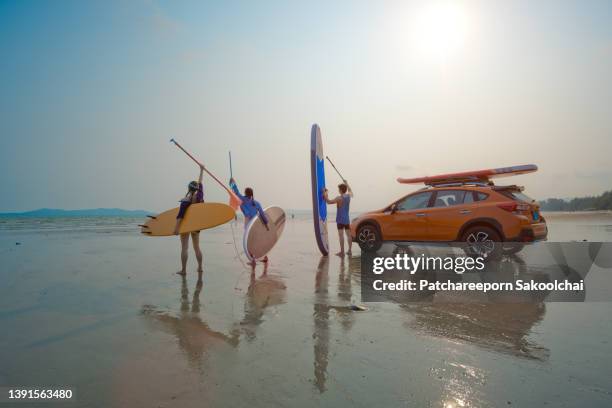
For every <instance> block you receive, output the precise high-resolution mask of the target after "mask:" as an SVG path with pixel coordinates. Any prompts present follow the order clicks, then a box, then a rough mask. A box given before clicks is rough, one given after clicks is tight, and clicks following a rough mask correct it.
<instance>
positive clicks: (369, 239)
mask: <svg viewBox="0 0 612 408" xmlns="http://www.w3.org/2000/svg"><path fill="white" fill-rule="evenodd" d="M357 243H358V244H359V248H361V250H362V251H364V252H376V251H378V250H379V249H380V247H381V246H382V238H381V236H380V232H379V231H378V228H376V227H375V226H374V225H372V224H364V225H362V226H360V227H359V229H358V230H357Z"/></svg>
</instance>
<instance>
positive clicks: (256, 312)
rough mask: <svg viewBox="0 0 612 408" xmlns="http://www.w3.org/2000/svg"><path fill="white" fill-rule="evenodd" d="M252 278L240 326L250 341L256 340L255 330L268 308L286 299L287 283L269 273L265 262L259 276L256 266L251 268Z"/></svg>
mask: <svg viewBox="0 0 612 408" xmlns="http://www.w3.org/2000/svg"><path fill="white" fill-rule="evenodd" d="M250 278H251V280H250V282H249V288H248V290H247V296H246V299H245V303H244V318H243V319H242V321H241V322H240V327H241V328H242V331H243V332H244V334H245V337H246V339H247V340H248V341H253V340H255V338H256V336H255V330H256V329H257V327H258V326H259V325H260V324H261V323H262V322H263V319H262V317H263V315H264V312H265V311H266V308H268V307H270V306H275V305H280V304H283V303H285V301H286V290H287V287H286V286H285V283H284V282H283V281H282V280H281V279H280V277H278V276H275V275H268V264H267V263H265V264H264V270H263V272H262V274H261V275H260V276H259V278H257V277H256V274H255V268H253V269H252V270H251V277H250Z"/></svg>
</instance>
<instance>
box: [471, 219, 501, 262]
mask: <svg viewBox="0 0 612 408" xmlns="http://www.w3.org/2000/svg"><path fill="white" fill-rule="evenodd" d="M461 240H462V241H463V243H464V244H465V252H466V253H467V254H468V255H470V256H476V257H482V258H485V259H486V260H490V259H497V258H499V257H500V255H501V253H502V243H501V236H500V235H499V233H498V232H497V231H495V230H494V229H493V228H491V227H487V226H485V225H477V226H474V227H470V228H469V229H468V230H467V231H465V233H464V234H463V237H462V239H461Z"/></svg>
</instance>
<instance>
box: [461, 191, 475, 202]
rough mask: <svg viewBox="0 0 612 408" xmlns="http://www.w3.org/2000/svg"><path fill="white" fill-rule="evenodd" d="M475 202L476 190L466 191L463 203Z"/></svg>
mask: <svg viewBox="0 0 612 408" xmlns="http://www.w3.org/2000/svg"><path fill="white" fill-rule="evenodd" d="M473 202H474V192H473V191H466V192H465V197H463V204H470V203H473Z"/></svg>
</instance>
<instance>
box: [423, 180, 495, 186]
mask: <svg viewBox="0 0 612 408" xmlns="http://www.w3.org/2000/svg"><path fill="white" fill-rule="evenodd" d="M425 185H426V187H425V188H429V187H457V186H465V185H472V186H478V187H492V186H494V184H493V182H492V181H489V180H483V179H474V178H469V179H450V180H439V181H438V180H436V181H435V182H427V183H425Z"/></svg>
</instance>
